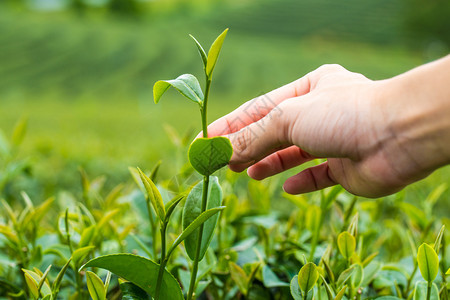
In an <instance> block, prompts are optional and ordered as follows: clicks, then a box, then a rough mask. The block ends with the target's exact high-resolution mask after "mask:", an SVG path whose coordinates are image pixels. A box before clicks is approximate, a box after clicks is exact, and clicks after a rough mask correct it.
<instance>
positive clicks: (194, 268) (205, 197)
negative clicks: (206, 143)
mask: <svg viewBox="0 0 450 300" xmlns="http://www.w3.org/2000/svg"><path fill="white" fill-rule="evenodd" d="M208 185H209V176H204V177H203V193H202V213H203V212H204V211H205V210H206V205H207V202H208ZM203 225H204V223H203V224H202V225H200V227H199V232H198V240H197V249H196V250H195V258H194V262H193V266H192V273H191V282H190V283H189V292H188V295H187V296H188V297H187V299H188V300H192V299H193V294H194V289H195V281H196V278H197V270H198V263H199V259H200V250H201V247H202V238H203Z"/></svg>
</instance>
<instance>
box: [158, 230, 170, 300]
mask: <svg viewBox="0 0 450 300" xmlns="http://www.w3.org/2000/svg"><path fill="white" fill-rule="evenodd" d="M166 228H167V223H164V224H162V225H161V260H160V265H159V272H158V280H157V281H156V291H155V299H156V300H158V299H159V293H160V290H161V284H162V280H163V276H164V269H165V268H166V263H167V260H166Z"/></svg>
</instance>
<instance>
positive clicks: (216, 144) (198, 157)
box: [189, 136, 233, 176]
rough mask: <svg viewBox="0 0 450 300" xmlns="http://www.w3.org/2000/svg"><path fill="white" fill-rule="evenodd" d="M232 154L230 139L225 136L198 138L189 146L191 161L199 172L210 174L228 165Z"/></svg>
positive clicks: (205, 174)
mask: <svg viewBox="0 0 450 300" xmlns="http://www.w3.org/2000/svg"><path fill="white" fill-rule="evenodd" d="M232 154H233V148H232V146H231V143H230V140H229V139H227V138H225V137H221V136H217V137H213V138H198V139H196V140H195V141H194V142H192V144H191V146H190V147H189V162H190V163H191V165H192V167H193V168H194V169H195V170H196V171H197V172H199V173H200V174H202V175H204V176H209V175H211V174H213V173H214V172H215V171H217V170H218V169H220V168H222V167H223V166H226V165H227V164H228V162H229V161H230V159H231V155H232Z"/></svg>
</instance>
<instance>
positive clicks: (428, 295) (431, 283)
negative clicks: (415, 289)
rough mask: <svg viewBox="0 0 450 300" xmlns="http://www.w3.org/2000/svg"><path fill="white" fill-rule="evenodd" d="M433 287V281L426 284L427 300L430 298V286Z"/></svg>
mask: <svg viewBox="0 0 450 300" xmlns="http://www.w3.org/2000/svg"><path fill="white" fill-rule="evenodd" d="M432 285H433V281H430V282H428V286H427V300H430V297H431V286H432Z"/></svg>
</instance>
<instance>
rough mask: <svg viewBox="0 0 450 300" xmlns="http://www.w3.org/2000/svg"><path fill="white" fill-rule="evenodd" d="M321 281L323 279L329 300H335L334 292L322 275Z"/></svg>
mask: <svg viewBox="0 0 450 300" xmlns="http://www.w3.org/2000/svg"><path fill="white" fill-rule="evenodd" d="M320 279H322V282H323V285H324V286H325V291H326V292H327V297H328V300H333V292H332V290H331V287H330V285H329V284H328V283H327V281H326V280H325V278H324V277H323V276H322V275H320Z"/></svg>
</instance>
